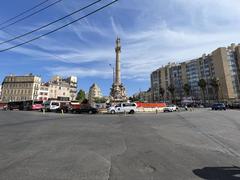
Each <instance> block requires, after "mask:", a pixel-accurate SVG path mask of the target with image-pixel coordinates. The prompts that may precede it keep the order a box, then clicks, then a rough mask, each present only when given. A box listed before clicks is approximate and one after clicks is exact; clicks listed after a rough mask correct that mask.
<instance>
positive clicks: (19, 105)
mask: <svg viewBox="0 0 240 180" xmlns="http://www.w3.org/2000/svg"><path fill="white" fill-rule="evenodd" d="M7 105H8V109H9V110H10V111H12V110H23V109H24V105H23V101H19V102H9V103H8V104H7Z"/></svg>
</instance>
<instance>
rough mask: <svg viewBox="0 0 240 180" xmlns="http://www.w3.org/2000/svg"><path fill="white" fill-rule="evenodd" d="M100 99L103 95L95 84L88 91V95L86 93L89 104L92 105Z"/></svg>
mask: <svg viewBox="0 0 240 180" xmlns="http://www.w3.org/2000/svg"><path fill="white" fill-rule="evenodd" d="M102 97H103V95H102V91H101V89H100V87H99V86H98V85H97V84H96V83H94V84H93V85H92V86H91V87H90V89H89V93H88V101H89V103H90V104H93V103H94V100H95V99H96V98H102Z"/></svg>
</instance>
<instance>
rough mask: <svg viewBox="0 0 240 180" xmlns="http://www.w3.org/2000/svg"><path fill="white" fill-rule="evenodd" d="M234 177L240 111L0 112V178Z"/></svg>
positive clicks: (239, 164)
mask: <svg viewBox="0 0 240 180" xmlns="http://www.w3.org/2000/svg"><path fill="white" fill-rule="evenodd" d="M118 179H119V180H161V179H163V180H188V179H189V180H191V179H193V180H195V179H207V180H221V179H224V180H239V179H240V111H222V112H220V111H216V112H213V111H210V110H196V111H194V112H177V113H161V114H157V115H156V114H135V115H127V116H124V115H71V114H65V115H61V114H54V113H49V114H45V115H44V114H41V113H39V112H17V111H13V112H9V111H7V112H4V111H1V112H0V180H118Z"/></svg>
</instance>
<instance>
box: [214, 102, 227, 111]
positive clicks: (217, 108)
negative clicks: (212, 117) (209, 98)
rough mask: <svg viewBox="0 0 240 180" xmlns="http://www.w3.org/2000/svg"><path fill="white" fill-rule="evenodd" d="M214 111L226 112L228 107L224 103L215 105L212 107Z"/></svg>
mask: <svg viewBox="0 0 240 180" xmlns="http://www.w3.org/2000/svg"><path fill="white" fill-rule="evenodd" d="M212 110H226V106H225V105H224V104H223V103H215V104H213V105H212Z"/></svg>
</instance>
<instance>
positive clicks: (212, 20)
mask: <svg viewBox="0 0 240 180" xmlns="http://www.w3.org/2000/svg"><path fill="white" fill-rule="evenodd" d="M239 6H240V1H239V0H229V1H226V0H194V1H192V0H169V1H159V0H152V1H143V0H141V1H139V0H132V1H131V3H129V1H120V2H119V3H118V5H116V6H114V7H112V8H111V9H109V11H107V12H106V15H105V16H102V17H100V16H97V17H98V18H96V19H95V18H89V19H86V20H84V21H81V22H79V23H77V24H74V25H73V26H70V27H69V28H67V29H65V30H64V31H61V32H58V35H59V36H61V35H62V37H59V36H57V37H58V38H57V39H54V38H50V37H48V38H46V39H44V41H43V40H39V41H38V42H37V43H36V45H37V46H38V47H41V48H42V49H28V48H27V47H23V48H19V49H16V50H14V51H13V52H16V53H21V54H25V55H29V56H32V57H34V56H38V57H43V58H50V59H51V60H54V61H61V62H64V63H70V64H71V66H72V63H76V64H79V66H81V63H86V62H87V63H92V66H91V71H88V70H89V69H84V68H72V67H67V66H66V67H61V66H60V67H57V68H48V69H47V70H49V71H51V72H53V73H57V72H59V73H73V74H77V75H79V76H84V77H86V76H90V77H96V78H97V77H99V75H100V72H103V71H104V69H103V68H102V66H101V67H99V64H97V65H96V64H95V63H96V62H101V63H103V64H104V63H105V64H108V63H109V62H111V61H112V63H113V62H114V60H115V54H114V45H115V44H114V38H115V37H116V36H120V37H121V39H122V72H123V75H122V76H123V78H125V79H135V80H147V79H148V80H149V76H150V73H151V72H152V71H153V70H155V69H157V68H158V67H160V66H162V65H164V64H166V63H168V62H170V61H183V60H189V59H193V58H197V57H200V56H201V55H202V54H203V53H210V52H211V51H213V50H214V49H216V48H217V47H220V46H227V45H229V44H231V43H232V42H235V43H238V42H240V35H239V28H240V19H239V17H240V11H239ZM68 8H72V6H71V7H68ZM64 11H66V9H64ZM109 14H110V16H109ZM1 37H2V36H1V34H0V38H1ZM53 37H55V36H53ZM68 37H69V39H70V40H67V38H68ZM95 38H96V39H95ZM54 55H57V56H58V57H60V58H54ZM86 72H90V73H86ZM86 74H87V75H86ZM103 77H104V78H109V79H110V78H112V74H111V72H108V70H107V72H105V73H104V75H103Z"/></svg>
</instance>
